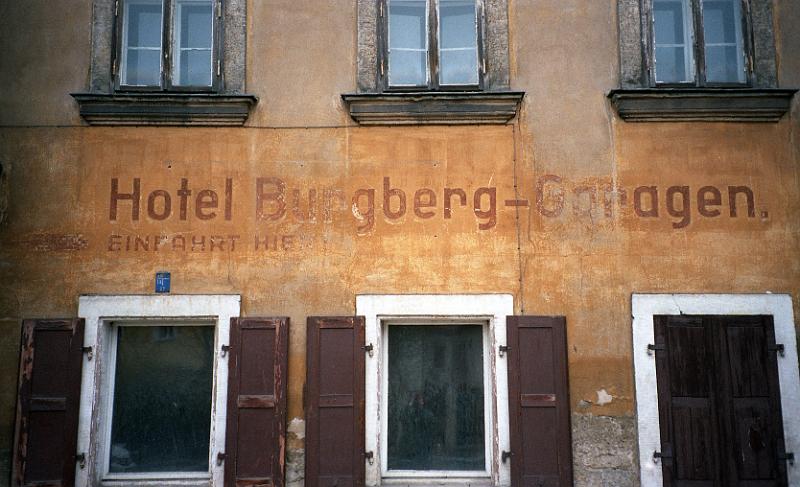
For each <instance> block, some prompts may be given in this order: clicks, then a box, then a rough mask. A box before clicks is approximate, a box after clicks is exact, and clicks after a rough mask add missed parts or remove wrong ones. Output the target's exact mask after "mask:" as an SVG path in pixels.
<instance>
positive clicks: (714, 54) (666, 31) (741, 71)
mask: <svg viewBox="0 0 800 487" xmlns="http://www.w3.org/2000/svg"><path fill="white" fill-rule="evenodd" d="M742 13H743V8H742V0H653V2H652V13H651V15H652V19H651V22H650V25H651V26H652V33H651V52H650V55H651V57H652V63H651V67H652V77H653V81H654V82H655V84H656V85H663V84H678V85H684V84H688V85H693V86H694V85H699V86H705V85H744V84H746V83H748V81H749V69H748V68H749V66H748V65H749V63H748V62H747V59H748V53H747V49H745V45H746V43H745V39H746V33H747V29H745V27H744V26H745V25H746V19H745V17H744V16H743V14H742Z"/></svg>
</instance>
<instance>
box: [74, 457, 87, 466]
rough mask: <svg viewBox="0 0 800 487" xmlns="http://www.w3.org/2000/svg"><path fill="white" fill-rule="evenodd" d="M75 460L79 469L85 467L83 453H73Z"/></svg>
mask: <svg viewBox="0 0 800 487" xmlns="http://www.w3.org/2000/svg"><path fill="white" fill-rule="evenodd" d="M75 461H76V462H78V466H79V467H80V468H81V469H84V468H86V454H85V453H78V454H77V455H75Z"/></svg>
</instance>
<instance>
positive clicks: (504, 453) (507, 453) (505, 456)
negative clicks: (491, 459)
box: [500, 451, 514, 463]
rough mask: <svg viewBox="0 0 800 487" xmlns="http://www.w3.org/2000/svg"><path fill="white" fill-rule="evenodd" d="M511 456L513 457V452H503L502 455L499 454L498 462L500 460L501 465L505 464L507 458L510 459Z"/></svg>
mask: <svg viewBox="0 0 800 487" xmlns="http://www.w3.org/2000/svg"><path fill="white" fill-rule="evenodd" d="M512 456H514V453H513V452H510V451H504V452H503V453H501V454H500V460H501V461H502V462H503V463H506V462H507V461H508V459H509V458H511V457H512Z"/></svg>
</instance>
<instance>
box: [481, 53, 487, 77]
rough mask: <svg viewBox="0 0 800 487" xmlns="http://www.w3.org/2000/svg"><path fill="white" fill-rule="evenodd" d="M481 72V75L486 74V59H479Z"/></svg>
mask: <svg viewBox="0 0 800 487" xmlns="http://www.w3.org/2000/svg"><path fill="white" fill-rule="evenodd" d="M481 70H482V71H483V74H484V75H485V74H486V57H484V58H483V59H481Z"/></svg>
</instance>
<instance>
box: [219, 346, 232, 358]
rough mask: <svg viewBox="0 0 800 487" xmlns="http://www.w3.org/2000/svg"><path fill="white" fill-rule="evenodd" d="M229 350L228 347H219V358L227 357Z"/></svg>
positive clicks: (229, 347)
mask: <svg viewBox="0 0 800 487" xmlns="http://www.w3.org/2000/svg"><path fill="white" fill-rule="evenodd" d="M230 349H231V346H230V345H223V346H221V347H220V356H222V357H224V356H226V355H228V352H229V351H230Z"/></svg>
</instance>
